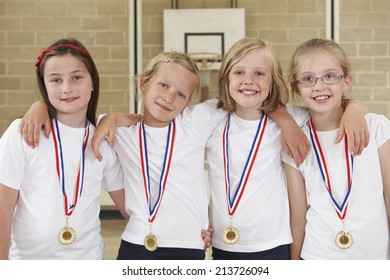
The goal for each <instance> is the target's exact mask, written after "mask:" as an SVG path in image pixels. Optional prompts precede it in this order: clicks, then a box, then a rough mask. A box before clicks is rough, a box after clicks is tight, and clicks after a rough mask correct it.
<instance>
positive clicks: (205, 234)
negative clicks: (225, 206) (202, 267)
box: [201, 227, 214, 252]
mask: <svg viewBox="0 0 390 280" xmlns="http://www.w3.org/2000/svg"><path fill="white" fill-rule="evenodd" d="M213 232H214V229H213V228H212V227H209V228H208V229H207V230H204V229H203V230H202V233H201V236H202V239H203V242H204V251H205V252H206V251H207V249H208V248H210V247H211V239H212V236H213Z"/></svg>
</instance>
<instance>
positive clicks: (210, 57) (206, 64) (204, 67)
mask: <svg viewBox="0 0 390 280" xmlns="http://www.w3.org/2000/svg"><path fill="white" fill-rule="evenodd" d="M188 55H189V57H190V58H191V59H192V60H193V61H194V62H195V63H196V64H197V65H198V68H199V75H200V83H201V101H204V100H207V99H209V98H210V96H209V92H210V90H209V87H210V76H211V71H212V69H211V66H212V65H213V64H214V63H216V62H217V61H218V60H220V59H221V55H220V54H218V53H212V52H193V53H189V54H188Z"/></svg>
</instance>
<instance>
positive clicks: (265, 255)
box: [212, 244, 290, 260]
mask: <svg viewBox="0 0 390 280" xmlns="http://www.w3.org/2000/svg"><path fill="white" fill-rule="evenodd" d="M212 256H213V260H289V259H290V244H287V245H281V246H278V247H276V248H272V249H269V250H266V251H261V252H253V253H252V252H251V253H245V252H229V251H224V250H220V249H217V248H213V254H212Z"/></svg>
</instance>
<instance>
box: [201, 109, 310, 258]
mask: <svg viewBox="0 0 390 280" xmlns="http://www.w3.org/2000/svg"><path fill="white" fill-rule="evenodd" d="M287 109H288V111H289V112H290V113H291V115H292V116H293V117H294V118H295V120H296V121H297V123H298V124H303V123H304V122H305V121H306V120H307V118H308V113H307V111H305V110H302V109H299V108H292V107H288V108H287ZM230 119H231V122H230V129H229V166H230V168H229V172H230V177H229V178H230V184H231V191H232V193H234V192H235V190H236V187H237V185H238V182H239V180H240V178H241V174H242V171H243V169H244V165H245V162H246V161H247V157H248V154H249V150H250V148H251V145H252V142H253V139H254V136H255V133H256V130H257V127H258V123H259V120H255V121H248V120H243V119H240V118H239V117H238V116H237V115H235V114H234V113H233V114H232V115H231V118H230ZM225 122H226V119H224V121H223V122H220V124H219V125H218V126H217V128H216V129H215V130H214V132H213V134H212V136H211V137H210V139H209V141H208V142H207V146H206V152H207V160H208V163H209V182H210V193H211V207H210V217H211V225H212V226H213V228H214V233H213V241H212V244H213V247H215V248H218V249H221V250H225V251H232V252H260V251H265V250H268V249H272V248H275V247H277V246H280V245H283V244H289V243H291V241H292V238H291V231H290V223H289V206H288V196H287V190H286V184H285V180H284V171H283V166H282V163H281V151H282V149H283V147H282V141H281V131H280V128H279V127H278V125H277V124H276V123H275V122H273V121H272V120H271V119H270V118H268V120H267V124H266V127H265V131H264V136H263V139H262V142H261V144H260V148H259V151H258V154H257V157H256V159H255V162H254V165H253V167H252V171H251V173H250V176H249V179H248V182H247V185H246V188H245V190H244V192H243V195H242V197H241V200H240V202H239V205H238V206H237V210H236V211H235V213H234V215H233V217H232V225H233V226H234V227H235V228H237V229H238V230H239V232H240V238H239V240H238V242H237V243H235V244H226V243H225V242H224V241H223V239H222V234H223V232H224V230H225V229H226V228H227V227H228V226H229V225H230V217H229V214H228V206H227V197H226V190H225V180H224V168H223V166H224V164H223V148H222V147H223V144H222V135H223V130H224V126H225Z"/></svg>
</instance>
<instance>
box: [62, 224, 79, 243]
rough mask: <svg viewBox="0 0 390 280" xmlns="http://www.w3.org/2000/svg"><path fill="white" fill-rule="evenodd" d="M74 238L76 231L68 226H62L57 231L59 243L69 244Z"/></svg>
mask: <svg viewBox="0 0 390 280" xmlns="http://www.w3.org/2000/svg"><path fill="white" fill-rule="evenodd" d="M75 239H76V231H75V230H74V229H73V228H71V227H69V226H65V227H63V228H62V229H61V230H60V232H59V233H58V241H59V242H60V243H61V244H64V245H69V244H71V243H73V242H74V241H75Z"/></svg>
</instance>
